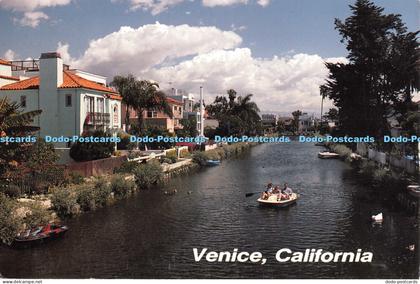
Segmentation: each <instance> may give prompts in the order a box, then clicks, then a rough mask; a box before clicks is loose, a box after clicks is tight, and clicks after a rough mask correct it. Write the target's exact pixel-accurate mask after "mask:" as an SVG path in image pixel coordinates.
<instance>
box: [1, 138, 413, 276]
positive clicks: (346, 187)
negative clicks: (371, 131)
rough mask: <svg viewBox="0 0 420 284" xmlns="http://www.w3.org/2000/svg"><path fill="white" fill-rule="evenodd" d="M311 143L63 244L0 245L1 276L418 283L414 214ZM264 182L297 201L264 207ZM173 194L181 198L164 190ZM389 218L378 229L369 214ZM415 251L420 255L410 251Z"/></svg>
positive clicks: (153, 198)
mask: <svg viewBox="0 0 420 284" xmlns="http://www.w3.org/2000/svg"><path fill="white" fill-rule="evenodd" d="M319 150H320V149H319V148H317V147H315V146H314V145H312V144H304V143H297V142H292V143H290V144H263V145H259V146H256V147H254V148H253V149H251V150H250V151H249V152H247V153H245V154H243V155H241V156H239V157H238V158H235V159H232V160H228V161H223V163H222V165H221V166H219V167H214V168H207V169H204V170H202V171H199V172H198V173H194V174H191V175H188V176H183V177H179V178H176V179H173V180H172V181H170V183H169V184H167V185H166V186H165V188H162V189H156V190H149V191H142V192H140V193H139V194H138V195H136V196H135V197H132V198H129V199H127V200H124V201H121V202H118V203H117V204H115V205H113V206H110V207H107V208H103V209H100V210H97V211H95V212H91V213H87V214H84V215H81V216H80V217H77V218H75V219H72V220H69V221H68V225H69V226H70V231H69V232H68V234H67V235H66V236H65V238H63V239H62V240H57V241H55V242H51V243H49V244H46V245H44V246H41V247H37V248H33V249H29V250H12V249H9V248H5V247H1V248H0V273H1V274H2V275H3V276H4V277H13V278H15V277H17V278H21V277H25V278H418V277H419V254H418V247H419V240H418V239H419V232H418V227H417V221H416V217H414V216H410V215H409V214H408V213H406V212H405V211H403V210H399V209H398V208H395V207H394V208H392V209H391V208H389V206H388V207H387V206H385V204H384V202H383V201H382V200H381V198H376V194H377V193H375V192H374V191H372V190H371V189H370V188H369V186H368V185H366V183H364V182H363V181H362V180H360V178H358V176H357V174H356V173H354V172H353V171H352V170H351V169H350V168H349V167H348V166H347V165H346V164H345V163H343V162H341V161H338V160H321V159H318V158H317V152H318V151H319ZM268 182H273V183H284V182H288V183H289V186H290V187H291V188H293V189H294V190H295V191H297V192H298V193H300V194H301V199H300V200H299V201H298V203H297V204H296V205H294V206H292V207H290V208H287V209H280V210H279V209H272V208H261V207H259V206H258V205H257V202H256V198H257V196H253V197H249V198H246V197H245V193H248V192H254V191H259V190H261V189H262V188H263V186H264V185H265V184H267V183H268ZM173 189H177V191H178V193H177V194H175V195H171V196H168V195H165V194H163V191H164V190H173ZM379 212H383V214H384V221H383V224H382V225H373V224H372V222H371V220H370V218H371V215H373V214H376V213H379ZM412 244H415V246H416V250H415V252H411V251H409V250H407V249H406V247H407V246H409V245H412ZM193 248H200V249H201V248H208V249H209V250H216V251H217V250H220V251H226V250H233V249H234V248H238V249H240V250H245V251H249V252H252V251H260V252H262V253H263V255H264V257H266V258H267V259H268V260H267V263H266V264H265V265H261V264H243V263H206V262H200V263H196V262H195V261H194V257H193ZM281 248H290V249H291V250H293V251H304V250H305V249H307V248H315V249H323V250H325V251H331V252H334V251H349V252H355V251H356V250H357V249H358V248H360V249H362V250H363V251H370V252H372V253H373V255H374V257H373V262H372V263H367V264H366V263H327V264H325V263H278V262H277V261H276V260H275V253H276V252H277V250H279V249H281Z"/></svg>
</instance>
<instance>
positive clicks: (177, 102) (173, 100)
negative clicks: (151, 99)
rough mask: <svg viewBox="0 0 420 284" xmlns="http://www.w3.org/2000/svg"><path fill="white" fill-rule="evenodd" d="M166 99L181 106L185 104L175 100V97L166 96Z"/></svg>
mask: <svg viewBox="0 0 420 284" xmlns="http://www.w3.org/2000/svg"><path fill="white" fill-rule="evenodd" d="M166 100H167V101H168V103H173V104H177V105H181V106H182V105H184V104H183V103H182V102H181V101H178V100H175V99H173V98H169V97H166Z"/></svg>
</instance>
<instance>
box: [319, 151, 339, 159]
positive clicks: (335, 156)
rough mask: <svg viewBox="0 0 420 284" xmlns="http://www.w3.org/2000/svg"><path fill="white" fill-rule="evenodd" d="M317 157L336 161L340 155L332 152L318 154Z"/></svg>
mask: <svg viewBox="0 0 420 284" xmlns="http://www.w3.org/2000/svg"><path fill="white" fill-rule="evenodd" d="M318 157H319V158H321V159H338V158H339V157H340V155H338V154H337V153H332V152H319V153H318Z"/></svg>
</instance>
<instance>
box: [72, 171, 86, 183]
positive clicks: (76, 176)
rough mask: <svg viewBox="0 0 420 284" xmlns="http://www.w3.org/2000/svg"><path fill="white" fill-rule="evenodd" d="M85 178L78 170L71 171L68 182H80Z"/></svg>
mask: <svg viewBox="0 0 420 284" xmlns="http://www.w3.org/2000/svg"><path fill="white" fill-rule="evenodd" d="M84 180H85V178H84V177H83V176H82V175H81V174H80V173H79V172H71V173H70V175H69V182H70V183H72V184H82V183H83V181H84Z"/></svg>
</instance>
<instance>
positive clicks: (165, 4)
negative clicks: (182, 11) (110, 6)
mask: <svg viewBox="0 0 420 284" xmlns="http://www.w3.org/2000/svg"><path fill="white" fill-rule="evenodd" d="M117 1H118V0H112V2H117ZM182 2H184V0H130V10H132V11H135V10H139V9H141V10H144V11H150V12H151V13H152V14H153V15H157V14H159V13H162V12H163V11H165V10H167V9H168V8H169V7H171V6H175V5H177V4H180V3H182Z"/></svg>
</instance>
